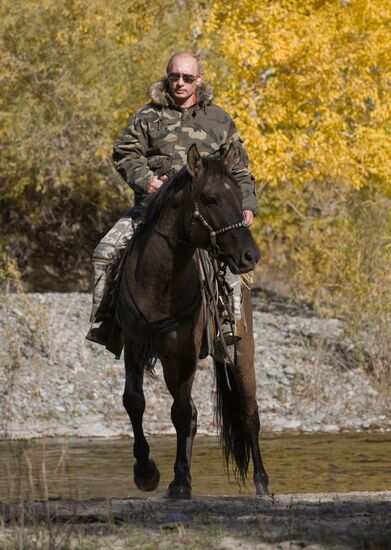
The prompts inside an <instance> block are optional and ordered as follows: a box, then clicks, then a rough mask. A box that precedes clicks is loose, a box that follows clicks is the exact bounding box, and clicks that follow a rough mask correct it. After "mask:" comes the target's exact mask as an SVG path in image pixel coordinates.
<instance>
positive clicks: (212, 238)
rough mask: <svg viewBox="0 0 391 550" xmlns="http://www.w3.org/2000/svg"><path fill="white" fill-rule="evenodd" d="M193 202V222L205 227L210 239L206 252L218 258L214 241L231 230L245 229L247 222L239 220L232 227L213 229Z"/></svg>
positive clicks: (218, 249) (217, 250)
mask: <svg viewBox="0 0 391 550" xmlns="http://www.w3.org/2000/svg"><path fill="white" fill-rule="evenodd" d="M193 202H194V213H193V220H194V221H199V222H200V223H201V224H202V225H203V226H204V227H205V229H207V231H208V232H209V237H210V246H209V248H207V250H208V252H209V253H210V254H212V256H218V254H219V253H220V247H219V245H218V244H217V241H216V238H217V236H218V235H222V234H223V233H226V232H227V231H231V229H238V228H239V227H247V222H246V220H241V221H240V222H237V223H233V224H232V225H227V226H226V227H222V228H221V229H213V227H212V226H211V225H209V223H208V222H207V221H206V219H205V218H204V216H203V215H202V214H201V212H200V209H199V208H198V204H197V203H196V201H193Z"/></svg>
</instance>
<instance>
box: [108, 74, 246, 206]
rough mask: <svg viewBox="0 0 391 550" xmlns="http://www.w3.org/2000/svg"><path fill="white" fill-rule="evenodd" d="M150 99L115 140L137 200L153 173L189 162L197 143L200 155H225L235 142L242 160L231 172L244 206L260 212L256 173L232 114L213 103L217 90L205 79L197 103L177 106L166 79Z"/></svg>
mask: <svg viewBox="0 0 391 550" xmlns="http://www.w3.org/2000/svg"><path fill="white" fill-rule="evenodd" d="M149 91H150V98H151V101H150V103H148V104H147V105H145V106H144V107H142V108H141V109H139V110H138V111H137V112H136V113H135V115H134V116H133V117H132V118H131V119H130V120H129V123H128V126H127V128H126V130H125V133H124V134H123V136H122V137H121V138H119V140H118V141H117V142H116V143H115V145H114V153H113V160H114V163H115V166H116V167H117V170H118V171H119V173H120V174H121V176H122V177H123V179H124V180H125V181H126V182H127V183H128V184H129V186H130V187H131V188H132V189H133V190H134V192H135V203H136V205H138V204H140V203H141V202H142V200H143V199H144V198H145V197H146V195H147V192H146V186H147V184H148V182H149V180H150V178H151V177H152V176H153V175H156V176H160V175H164V174H168V175H169V174H172V173H175V172H177V171H178V170H180V169H181V168H182V167H183V166H184V165H185V164H186V152H187V150H188V148H189V147H190V145H191V144H192V143H196V144H197V147H198V150H199V152H200V153H201V155H213V154H217V155H222V154H224V153H225V152H226V151H227V150H228V148H229V146H230V144H231V143H232V144H233V146H234V148H235V151H236V157H237V160H236V162H235V164H234V166H233V168H232V173H233V175H234V177H235V179H236V181H237V182H238V183H239V185H240V188H241V191H242V208H243V210H252V211H253V212H256V211H257V199H256V195H255V188H254V178H253V176H252V175H251V173H250V172H249V170H248V167H247V166H248V157H247V153H246V150H245V148H244V146H243V143H242V141H241V140H240V138H239V136H238V133H237V130H236V127H235V124H234V123H233V121H232V119H231V117H230V116H229V115H228V114H227V113H226V112H225V111H223V109H221V108H220V107H218V106H217V105H215V104H213V103H212V99H213V90H212V88H211V86H210V85H208V84H206V83H203V82H202V83H201V84H200V86H199V87H198V89H197V99H198V103H196V104H195V105H193V106H192V107H190V108H188V109H182V108H181V107H178V106H177V105H176V104H175V103H174V101H173V99H172V97H171V96H170V94H169V93H168V82H167V80H166V79H162V80H158V81H157V82H155V83H154V84H152V86H151V87H150V90H149Z"/></svg>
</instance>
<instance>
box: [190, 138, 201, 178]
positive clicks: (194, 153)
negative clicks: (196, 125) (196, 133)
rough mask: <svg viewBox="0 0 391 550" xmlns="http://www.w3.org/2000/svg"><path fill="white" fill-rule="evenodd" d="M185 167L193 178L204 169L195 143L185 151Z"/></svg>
mask: <svg viewBox="0 0 391 550" xmlns="http://www.w3.org/2000/svg"><path fill="white" fill-rule="evenodd" d="M187 169H188V170H189V172H190V174H191V175H192V176H193V178H198V177H199V176H200V175H201V174H202V171H203V169H204V167H203V164H202V158H201V155H200V153H199V151H198V149H197V145H196V144H195V143H193V145H191V146H190V147H189V149H188V151H187Z"/></svg>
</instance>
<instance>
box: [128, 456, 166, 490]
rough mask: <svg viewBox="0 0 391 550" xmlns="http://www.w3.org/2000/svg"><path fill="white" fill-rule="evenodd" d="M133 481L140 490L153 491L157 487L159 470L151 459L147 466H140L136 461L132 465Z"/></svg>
mask: <svg viewBox="0 0 391 550" xmlns="http://www.w3.org/2000/svg"><path fill="white" fill-rule="evenodd" d="M133 475H134V483H135V485H136V487H137V489H139V490H140V491H155V490H156V489H157V488H158V487H159V481H160V472H159V470H158V469H157V467H156V464H155V462H154V461H153V460H150V461H149V464H148V467H147V468H141V467H140V465H139V464H138V462H136V463H135V465H134V466H133Z"/></svg>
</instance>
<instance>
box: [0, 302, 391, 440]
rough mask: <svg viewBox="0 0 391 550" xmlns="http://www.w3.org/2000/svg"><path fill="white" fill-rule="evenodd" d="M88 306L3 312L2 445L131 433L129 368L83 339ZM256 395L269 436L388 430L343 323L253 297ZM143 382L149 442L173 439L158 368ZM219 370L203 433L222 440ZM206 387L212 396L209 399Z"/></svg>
mask: <svg viewBox="0 0 391 550" xmlns="http://www.w3.org/2000/svg"><path fill="white" fill-rule="evenodd" d="M90 302H91V297H90V295H89V294H82V293H67V294H60V293H46V294H8V295H4V296H3V297H2V299H1V302H0V303H1V311H0V366H1V370H0V411H1V418H2V421H1V423H0V437H1V438H5V437H10V438H30V437H38V436H64V435H69V436H88V437H91V436H115V435H123V434H129V433H131V428H130V423H129V420H128V418H127V415H126V413H125V410H124V409H123V406H122V391H123V382H124V367H123V361H122V360H120V361H116V360H115V359H114V358H113V356H112V355H111V354H110V353H109V352H107V351H106V350H105V349H104V348H102V347H101V346H98V345H96V344H92V343H90V342H88V341H86V340H85V339H84V336H85V334H86V333H87V330H88V327H89V323H88V316H89V309H90ZM254 327H255V329H254V330H255V343H256V350H255V364H256V375H257V396H258V404H259V412H260V419H261V425H262V430H263V431H264V432H283V431H303V432H330V433H333V432H338V431H341V430H348V431H357V430H377V431H388V430H391V422H390V416H389V414H388V413H389V411H390V409H389V405H390V403H389V396H388V395H387V393H386V392H385V391H383V390H382V389H381V388H378V387H377V385H376V381H375V379H374V377H372V376H371V375H370V374H368V373H367V372H366V371H365V370H364V369H362V368H361V367H358V366H357V365H355V362H354V349H351V346H349V345H348V344H347V343H346V342H344V340H343V323H342V322H341V321H340V320H337V319H320V318H317V317H315V316H313V315H311V314H310V312H308V311H305V310H299V309H298V308H294V307H292V306H289V305H287V304H273V303H271V302H266V301H264V300H261V299H259V298H257V297H255V298H254ZM156 374H157V376H156V379H151V378H148V377H147V378H146V380H145V394H146V402H147V410H146V415H145V423H144V425H145V429H146V432H147V433H159V434H161V433H172V432H173V427H172V424H171V420H170V407H171V398H170V396H169V395H168V391H167V389H166V387H165V384H164V381H163V378H162V372H161V367H160V365H159V364H158V366H157V368H156ZM213 385H214V382H213V369H212V364H211V361H210V360H209V359H206V360H203V361H201V362H200V364H199V368H198V370H197V374H196V380H195V383H194V389H193V399H194V402H195V404H196V406H197V408H198V413H199V416H198V418H199V432H201V433H208V434H212V433H215V426H214V424H213ZM205 388H209V390H208V391H205Z"/></svg>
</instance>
